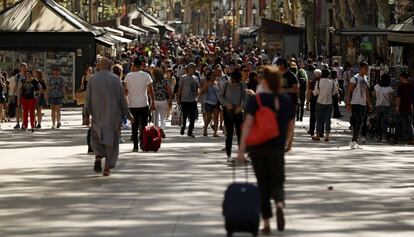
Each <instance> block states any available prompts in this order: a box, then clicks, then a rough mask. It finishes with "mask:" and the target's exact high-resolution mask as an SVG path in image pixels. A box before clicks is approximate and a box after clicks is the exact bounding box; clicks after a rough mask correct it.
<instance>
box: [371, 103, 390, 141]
mask: <svg viewBox="0 0 414 237" xmlns="http://www.w3.org/2000/svg"><path fill="white" fill-rule="evenodd" d="M391 110H392V108H391V106H378V107H377V108H376V111H375V117H376V123H377V126H376V131H377V137H379V138H382V139H385V138H386V137H387V130H388V122H389V119H390V116H391Z"/></svg>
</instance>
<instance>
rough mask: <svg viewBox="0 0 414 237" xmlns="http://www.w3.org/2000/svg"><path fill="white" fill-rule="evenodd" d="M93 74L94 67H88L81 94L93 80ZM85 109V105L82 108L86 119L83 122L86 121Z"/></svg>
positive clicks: (82, 82)
mask: <svg viewBox="0 0 414 237" xmlns="http://www.w3.org/2000/svg"><path fill="white" fill-rule="evenodd" d="M92 74H93V69H92V67H88V68H87V69H86V70H85V75H84V76H83V77H82V80H81V86H80V92H84V91H86V88H88V82H89V80H90V79H91V77H92ZM84 107H85V106H84V105H83V106H82V117H83V118H84V119H83V121H85V108H84ZM82 125H85V124H82Z"/></svg>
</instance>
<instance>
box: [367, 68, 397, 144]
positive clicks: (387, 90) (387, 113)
mask: <svg viewBox="0 0 414 237" xmlns="http://www.w3.org/2000/svg"><path fill="white" fill-rule="evenodd" d="M390 84H391V77H390V75H388V74H384V75H382V76H381V80H380V81H379V83H378V84H376V85H375V86H374V92H373V93H372V94H373V96H374V98H375V101H376V102H375V118H376V125H377V126H376V135H377V136H376V140H377V141H380V142H385V141H386V139H387V131H388V122H389V119H390V118H391V113H392V105H393V104H392V103H393V101H394V100H393V97H394V95H393V94H394V90H393V89H392V87H391V86H390Z"/></svg>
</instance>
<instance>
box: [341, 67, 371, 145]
mask: <svg viewBox="0 0 414 237" xmlns="http://www.w3.org/2000/svg"><path fill="white" fill-rule="evenodd" d="M368 70H369V65H368V63H366V62H364V61H362V62H361V63H360V64H359V73H358V74H356V75H355V76H353V77H352V78H351V80H350V81H349V87H348V95H349V96H348V98H347V103H346V107H347V111H348V112H351V113H352V117H353V119H354V125H353V129H352V141H351V143H350V147H351V149H359V148H361V147H360V146H359V145H358V138H359V135H360V133H361V128H362V125H363V123H364V118H365V114H366V113H367V107H368V110H369V111H371V109H372V107H371V99H370V93H369V84H368V79H367V75H368Z"/></svg>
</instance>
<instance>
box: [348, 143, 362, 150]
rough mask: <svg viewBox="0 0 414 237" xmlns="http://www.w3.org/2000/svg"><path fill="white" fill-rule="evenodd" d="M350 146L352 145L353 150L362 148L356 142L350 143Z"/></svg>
mask: <svg viewBox="0 0 414 237" xmlns="http://www.w3.org/2000/svg"><path fill="white" fill-rule="evenodd" d="M349 146H350V147H351V149H352V150H355V149H361V147H360V146H359V145H358V143H356V142H351V143H349Z"/></svg>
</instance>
